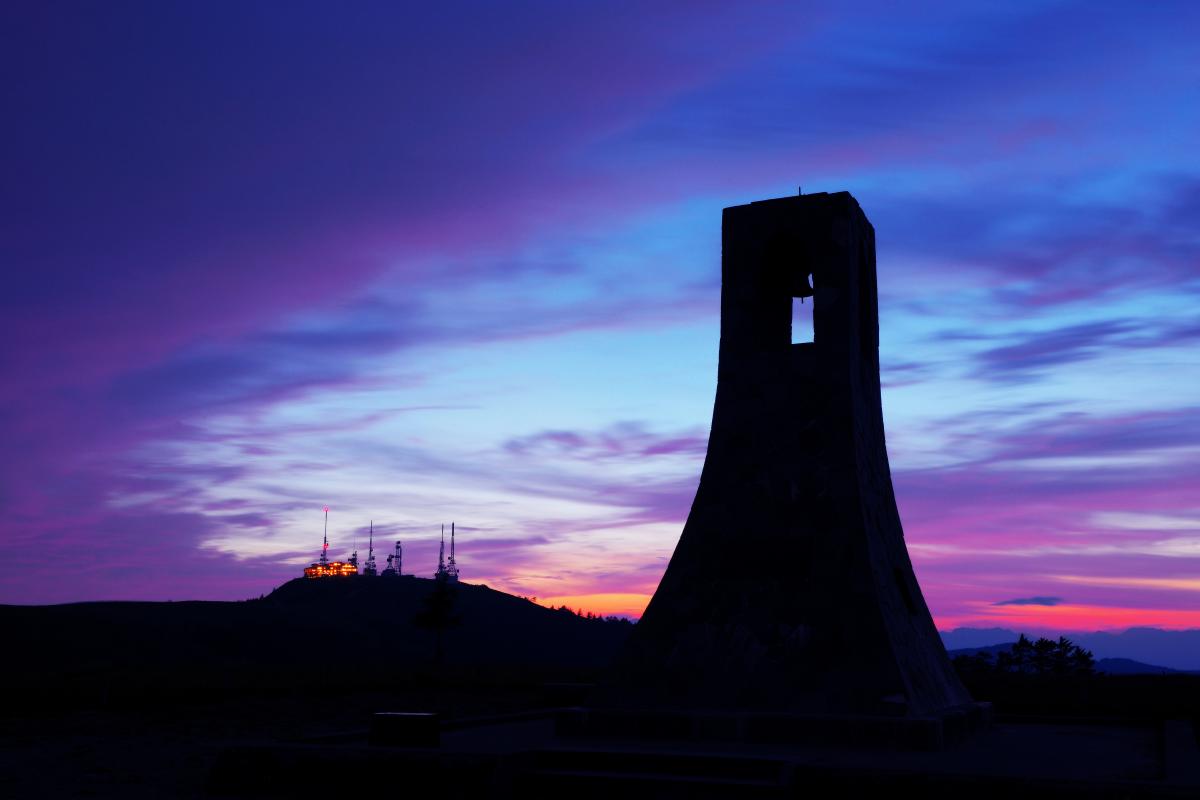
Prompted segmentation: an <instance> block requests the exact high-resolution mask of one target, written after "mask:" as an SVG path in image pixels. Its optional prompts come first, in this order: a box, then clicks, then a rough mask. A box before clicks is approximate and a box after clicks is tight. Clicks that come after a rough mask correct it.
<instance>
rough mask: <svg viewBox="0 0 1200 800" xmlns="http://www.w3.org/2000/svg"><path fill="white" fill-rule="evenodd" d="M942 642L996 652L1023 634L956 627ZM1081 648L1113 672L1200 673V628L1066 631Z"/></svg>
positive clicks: (1100, 666) (1036, 633)
mask: <svg viewBox="0 0 1200 800" xmlns="http://www.w3.org/2000/svg"><path fill="white" fill-rule="evenodd" d="M941 634H942V642H944V643H945V645H946V649H947V650H948V651H950V653H951V655H954V654H955V653H956V652H978V651H980V650H987V651H989V652H993V653H994V652H996V651H997V650H1002V649H1007V646H1008V645H1009V644H1011V643H1012V642H1015V641H1016V640H1017V638H1018V636H1019V635H1020V632H1019V631H1013V630H1009V629H1008V628H955V629H954V630H950V631H942V632H941ZM1025 635H1026V636H1028V637H1030V638H1032V639H1036V638H1037V637H1039V636H1046V637H1047V638H1054V639H1057V638H1058V634H1051V633H1047V632H1042V631H1026V632H1025ZM1063 635H1064V636H1066V637H1067V638H1068V639H1070V640H1071V641H1072V642H1074V643H1075V644H1077V645H1079V646H1080V647H1083V648H1086V649H1088V650H1091V651H1092V655H1094V656H1095V657H1096V664H1097V668H1098V669H1101V670H1102V671H1105V672H1110V673H1113V674H1122V675H1125V674H1136V673H1140V672H1163V671H1164V670H1166V671H1172V672H1200V629H1196V628H1193V629H1189V630H1181V631H1168V630H1163V629H1162V628H1130V629H1129V630H1127V631H1122V632H1120V633H1110V632H1108V631H1094V632H1090V633H1078V632H1067V633H1064V634H1063Z"/></svg>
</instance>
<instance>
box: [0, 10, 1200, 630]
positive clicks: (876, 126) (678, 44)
mask: <svg viewBox="0 0 1200 800" xmlns="http://www.w3.org/2000/svg"><path fill="white" fill-rule="evenodd" d="M835 5H838V4H830V3H799V2H792V3H757V2H744V3H708V2H694V1H693V2H687V3H656V2H649V3H647V2H637V3H633V2H629V3H625V2H611V3H586V2H585V3H560V2H512V3H478V4H471V3H456V2H446V3H437V4H425V5H416V4H401V3H377V4H375V3H367V2H362V3H353V4H349V5H346V4H343V5H341V6H337V7H335V6H334V5H330V4H311V3H303V2H297V3H287V4H272V3H223V2H217V3H205V4H195V3H178V4H168V3H156V2H148V3H122V4H119V5H113V4H102V3H84V2H78V3H68V4H59V3H53V2H37V3H20V2H18V3H9V4H5V7H4V10H3V11H2V12H0V68H2V70H3V74H4V75H5V76H6V79H5V80H4V81H3V82H2V83H0V94H2V100H3V108H4V109H5V114H4V117H5V123H4V125H3V128H2V130H0V141H2V142H3V147H2V149H0V164H2V168H3V180H2V181H0V204H2V207H0V271H2V274H3V282H4V288H5V291H4V292H3V294H2V295H0V370H2V374H3V375H4V380H3V381H2V382H0V441H2V442H3V443H4V445H3V450H2V452H3V455H4V458H3V459H2V460H0V511H2V513H0V543H2V544H3V547H4V551H5V559H6V562H7V564H6V568H5V570H4V576H3V578H2V579H0V602H3V603H60V602H71V601H79V600H107V599H146V600H167V599H244V598H248V597H257V596H259V595H260V594H263V593H266V592H269V591H270V590H271V589H272V588H273V587H275V586H277V585H279V584H281V583H283V582H284V581H286V580H288V579H291V578H293V577H296V576H298V575H299V574H300V570H301V569H302V567H303V566H305V565H307V564H309V563H311V562H312V561H313V560H315V558H316V556H317V555H318V553H319V550H320V545H321V534H322V522H323V516H322V511H321V509H322V507H323V506H325V505H329V506H330V508H331V510H330V514H329V537H330V553H331V555H333V556H336V557H344V556H346V555H348V554H349V552H350V551H351V550H352V549H354V548H355V547H357V548H358V550H359V553H360V555H363V554H364V553H365V550H366V544H367V541H366V540H367V529H368V525H369V524H371V522H372V521H373V524H374V530H375V534H376V537H377V539H376V540H377V542H379V545H380V547H379V549H380V550H382V551H384V552H386V551H387V550H390V547H391V543H392V542H393V541H394V540H396V539H400V540H402V541H403V542H404V567H405V571H406V572H413V573H417V574H430V573H432V572H433V569H434V567H435V565H436V560H437V548H438V534H439V529H440V526H441V524H442V523H446V524H447V525H448V523H450V522H451V521H454V522H455V523H456V530H457V532H458V534H459V536H458V537H457V541H458V556H459V563H460V565H461V569H462V573H463V579H464V580H467V581H470V582H479V583H486V584H488V585H490V586H492V587H493V588H497V589H502V590H504V591H508V592H512V593H514V594H518V595H522V596H528V597H537V598H538V600H539V602H543V603H550V604H554V605H559V604H566V605H569V606H571V607H572V608H582V609H584V610H589V611H594V612H597V613H605V614H613V613H617V614H624V615H629V616H637V615H638V614H639V613H640V612H641V610H642V608H643V607H644V606H645V604H646V602H647V601H648V599H649V596H650V594H651V593H652V592H653V590H654V587H655V586H656V584H657V582H658V580H659V578H660V577H661V575H662V572H663V570H664V569H665V566H666V562H667V559H669V557H670V554H671V552H672V549H673V547H674V545H675V542H676V541H677V539H678V536H679V533H680V531H681V529H682V526H683V522H684V520H685V519H686V516H687V512H688V509H689V506H690V503H691V499H692V496H693V493H694V491H695V488H696V484H697V480H698V478H699V474H700V469H701V466H702V464H703V459H704V452H705V446H706V441H707V434H708V426H709V423H710V420H711V413H712V400H713V396H714V391H715V382H716V357H717V337H718V324H719V318H718V310H719V294H720V219H721V209H722V208H724V207H727V206H732V205H737V204H741V203H746V202H750V201H753V200H759V199H764V198H769V197H779V196H786V195H792V194H795V193H796V192H797V191H798V189H799V188H800V187H803V190H804V191H805V192H806V193H807V192H820V191H829V192H833V191H842V190H846V191H850V192H852V193H853V194H854V196H855V197H856V198H857V199H858V201H859V203H860V204H861V206H862V207H863V209H864V210H865V212H866V213H867V215H868V217H869V218H870V219H871V221H872V223H873V225H874V226H875V229H876V236H877V247H878V269H879V286H880V322H881V345H880V347H881V363H882V367H881V369H882V377H883V383H884V390H883V406H884V416H885V422H886V427H887V433H888V447H889V454H890V458H891V464H892V472H893V480H894V483H895V486H896V492H897V501H898V504H899V508H900V513H901V518H902V519H903V521H904V527H905V535H906V540H907V543H908V548H909V551H910V553H911V556H912V559H913V562H914V566H915V569H916V572H917V575H918V578H919V579H920V582H921V585H922V588H923V590H924V593H925V596H926V599H927V601H928V602H929V605H930V608H931V610H932V612H933V614H934V617H935V620H936V621H937V623H938V625H939V627H942V628H944V629H945V628H953V627H960V626H984V627H991V626H1005V627H1019V628H1021V629H1022V630H1053V631H1070V630H1095V629H1114V630H1115V629H1121V628H1127V627H1130V626H1140V625H1151V626H1159V627H1164V628H1197V627H1200V492H1198V491H1197V489H1198V488H1200V396H1198V387H1200V355H1198V354H1197V343H1198V340H1200V315H1198V314H1197V311H1196V305H1197V301H1198V300H1200V228H1198V227H1197V220H1198V219H1200V161H1198V160H1197V146H1196V143H1197V142H1200V44H1198V42H1200V37H1198V36H1197V35H1196V34H1197V31H1200V5H1197V4H1195V3H1187V2H1179V3H1172V2H1159V3H1119V2H1115V3H1102V4H1098V3H1091V2H1089V3H1084V2H1062V3H1059V2H1049V3H1040V2H1028V3H1005V2H978V3H963V2H945V3H905V4H893V3H855V4H841V5H842V6H853V7H845V8H843V7H837V8H835V7H833V6H835Z"/></svg>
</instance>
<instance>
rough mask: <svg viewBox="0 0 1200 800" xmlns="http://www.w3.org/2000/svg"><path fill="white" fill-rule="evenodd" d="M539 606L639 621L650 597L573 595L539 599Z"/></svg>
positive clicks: (605, 594)
mask: <svg viewBox="0 0 1200 800" xmlns="http://www.w3.org/2000/svg"><path fill="white" fill-rule="evenodd" d="M537 601H538V604H539V605H543V606H548V607H554V608H558V607H559V606H566V607H567V608H569V609H571V610H572V611H582V612H584V613H587V612H588V611H590V612H592V613H593V614H598V615H600V616H602V617H609V616H619V617H629V618H631V619H637V618H638V617H640V616H641V615H642V612H643V611H645V610H646V604H647V603H649V602H650V595H648V594H642V593H637V592H629V593H619V592H613V593H603V594H571V595H560V596H557V597H539V598H538V600H537Z"/></svg>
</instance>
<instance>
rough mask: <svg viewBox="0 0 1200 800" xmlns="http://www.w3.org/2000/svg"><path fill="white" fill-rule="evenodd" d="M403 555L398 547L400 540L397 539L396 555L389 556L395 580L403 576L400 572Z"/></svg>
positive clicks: (401, 548)
mask: <svg viewBox="0 0 1200 800" xmlns="http://www.w3.org/2000/svg"><path fill="white" fill-rule="evenodd" d="M403 555H404V548H403V547H402V546H401V545H400V540H399V539H397V540H396V553H395V555H392V556H389V558H391V559H392V564H393V565H394V566H395V567H396V577H397V578H399V577H400V576H402V575H403V574H404V573H403V572H401V571H400V560H401V558H402V556H403Z"/></svg>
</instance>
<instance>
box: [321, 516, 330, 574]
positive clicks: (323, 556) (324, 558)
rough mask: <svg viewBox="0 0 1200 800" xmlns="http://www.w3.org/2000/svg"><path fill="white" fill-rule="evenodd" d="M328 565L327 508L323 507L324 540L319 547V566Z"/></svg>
mask: <svg viewBox="0 0 1200 800" xmlns="http://www.w3.org/2000/svg"><path fill="white" fill-rule="evenodd" d="M328 563H329V506H325V540H324V542H323V543H322V545H321V565H322V566H324V565H326V564H328Z"/></svg>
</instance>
